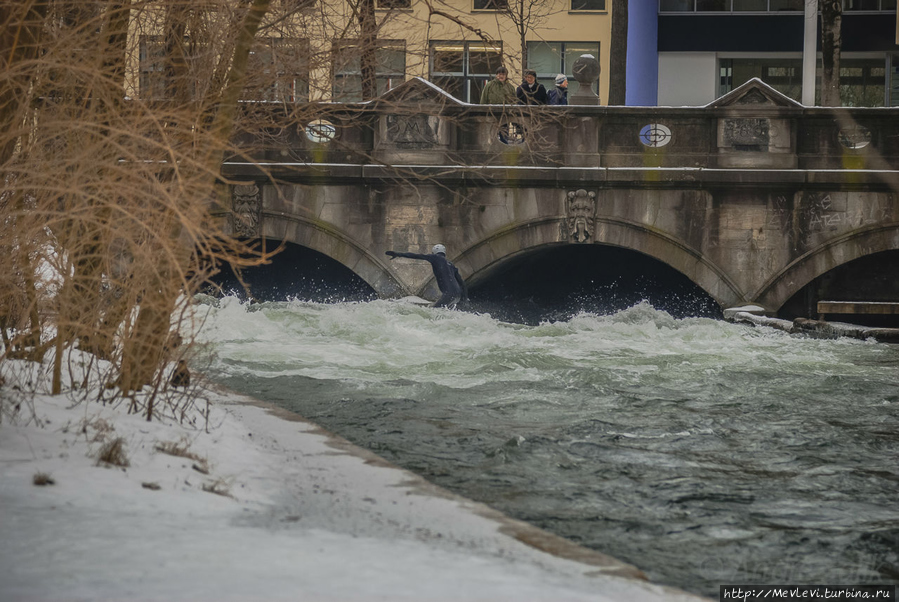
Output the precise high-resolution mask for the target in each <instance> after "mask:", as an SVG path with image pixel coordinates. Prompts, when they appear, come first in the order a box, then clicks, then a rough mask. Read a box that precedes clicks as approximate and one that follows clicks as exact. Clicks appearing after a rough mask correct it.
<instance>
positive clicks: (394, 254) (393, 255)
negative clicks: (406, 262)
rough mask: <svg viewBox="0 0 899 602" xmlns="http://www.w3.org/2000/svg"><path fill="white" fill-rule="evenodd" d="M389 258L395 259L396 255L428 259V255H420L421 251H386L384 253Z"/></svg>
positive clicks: (429, 257)
mask: <svg viewBox="0 0 899 602" xmlns="http://www.w3.org/2000/svg"><path fill="white" fill-rule="evenodd" d="M385 255H387V256H388V257H390V259H396V258H397V257H405V258H406V259H423V260H425V261H430V259H431V256H430V255H422V254H421V253H399V252H397V251H387V252H386V253H385Z"/></svg>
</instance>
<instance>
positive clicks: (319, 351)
mask: <svg viewBox="0 0 899 602" xmlns="http://www.w3.org/2000/svg"><path fill="white" fill-rule="evenodd" d="M210 311H211V314H210V318H209V320H208V322H207V324H206V326H205V328H204V331H203V338H204V339H205V340H207V341H209V342H210V343H211V344H212V345H211V348H212V349H213V350H214V351H215V353H216V355H215V359H213V360H212V361H213V364H212V367H211V373H212V374H213V375H214V376H215V378H217V379H218V380H219V381H220V382H222V383H224V384H225V385H227V386H229V387H231V388H233V389H235V390H238V391H241V392H244V393H248V394H251V395H254V396H256V397H258V398H261V399H264V400H267V401H270V402H274V403H276V404H278V405H280V406H283V407H285V408H288V409H291V410H294V411H296V412H298V413H300V414H302V415H304V416H306V417H307V418H309V419H311V420H314V421H315V422H317V423H319V424H321V425H323V426H325V427H326V428H328V429H330V430H332V431H334V432H336V433H339V434H341V435H343V436H344V437H346V438H348V439H350V440H352V441H354V442H355V443H357V444H359V445H361V446H364V447H367V448H369V449H372V450H374V451H375V452H376V453H378V454H379V455H381V456H382V457H384V458H386V459H388V460H391V461H393V462H394V463H396V464H398V465H401V466H403V467H406V468H409V469H411V470H413V471H415V472H418V473H420V474H422V475H423V476H425V477H426V478H428V479H429V480H431V481H433V482H435V483H437V484H439V485H442V486H444V487H447V488H448V489H451V490H453V491H456V492H458V493H460V494H462V495H464V496H467V497H469V498H472V499H475V500H479V501H482V502H485V503H487V504H489V505H491V506H493V507H495V508H497V509H499V510H502V511H504V512H506V513H507V514H509V515H511V516H514V517H516V518H520V519H523V520H526V521H528V522H531V523H533V524H536V525H538V526H540V527H543V528H545V529H547V530H549V531H552V532H555V533H557V534H559V535H562V536H564V537H566V538H568V539H571V540H573V541H576V542H578V543H581V544H583V545H585V546H588V547H590V548H594V549H597V550H600V551H602V552H605V553H608V554H610V555H613V556H615V557H617V558H620V559H622V560H625V561H627V562H630V563H632V564H635V565H637V566H638V567H640V568H641V569H643V570H644V571H645V572H646V573H647V575H648V576H649V577H650V579H652V580H653V581H656V582H660V583H665V584H670V585H675V586H679V587H682V588H684V589H687V590H689V591H693V592H696V593H701V594H706V595H717V592H718V584H721V583H784V584H787V583H831V584H857V583H895V582H896V581H897V580H899V505H897V503H896V493H897V491H899V466H897V457H899V454H897V448H899V384H897V375H899V347H896V346H889V345H883V344H876V343H873V342H863V341H858V340H852V339H840V340H816V339H811V338H801V337H797V336H791V335H788V334H785V333H782V332H779V331H773V330H768V329H753V328H749V327H745V326H741V325H735V324H730V323H726V322H722V321H718V320H712V319H706V318H687V319H674V318H672V317H671V316H670V315H669V314H667V313H665V312H662V311H658V310H656V309H654V308H653V307H652V306H650V305H648V304H645V303H641V304H638V305H636V306H634V307H632V308H630V309H627V310H625V311H621V312H618V313H616V314H613V315H608V316H598V315H593V314H579V315H576V316H574V317H573V318H571V319H569V320H567V321H563V322H553V323H543V324H539V325H535V326H525V325H521V324H511V323H506V322H501V321H498V320H496V319H494V318H492V317H490V316H489V315H477V314H473V313H464V312H453V311H448V310H439V309H431V308H428V307H419V306H415V305H412V304H407V303H401V302H389V301H373V302H368V303H342V304H341V303H338V304H315V303H303V302H293V303H262V304H256V305H241V304H240V303H238V302H237V301H236V300H235V299H231V298H229V299H224V300H222V301H221V302H220V303H218V304H217V306H216V307H212V306H210Z"/></svg>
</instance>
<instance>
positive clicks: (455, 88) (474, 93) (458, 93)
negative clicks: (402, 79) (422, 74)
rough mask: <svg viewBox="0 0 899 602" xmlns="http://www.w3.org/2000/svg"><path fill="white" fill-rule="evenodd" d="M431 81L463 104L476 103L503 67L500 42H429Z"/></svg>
mask: <svg viewBox="0 0 899 602" xmlns="http://www.w3.org/2000/svg"><path fill="white" fill-rule="evenodd" d="M430 51H431V52H430V55H431V56H430V62H431V65H430V71H431V81H432V82H433V83H434V84H436V85H437V86H440V87H441V88H443V89H444V90H446V92H447V93H449V94H452V95H453V96H455V97H456V98H458V99H459V100H462V101H464V102H472V103H476V102H478V101H479V100H480V98H481V90H483V89H484V86H485V85H486V84H487V82H489V81H490V80H491V79H492V78H493V76H494V75H495V74H496V70H497V68H499V66H500V65H502V64H503V47H502V43H501V42H494V43H489V44H488V43H485V42H431V48H430Z"/></svg>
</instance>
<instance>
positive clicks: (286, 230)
mask: <svg viewBox="0 0 899 602" xmlns="http://www.w3.org/2000/svg"><path fill="white" fill-rule="evenodd" d="M263 218H264V219H262V220H261V223H262V225H261V228H260V232H259V235H260V236H262V237H264V238H268V239H271V240H278V241H281V240H284V241H287V242H292V243H294V244H297V245H301V246H304V247H308V248H310V249H312V250H314V251H318V252H319V253H322V254H323V255H326V256H328V257H330V258H331V259H334V260H335V261H337V262H339V263H341V264H343V265H344V266H345V267H347V268H348V269H349V270H350V271H352V272H353V273H354V274H356V275H357V276H359V277H360V278H361V279H362V280H364V281H365V283H366V284H368V285H369V286H370V287H372V289H374V291H375V293H377V295H378V296H379V297H381V298H385V297H397V296H401V295H404V294H407V293H406V291H405V290H404V288H403V286H402V284H400V283H399V282H398V281H397V279H396V278H395V277H394V276H393V274H391V272H390V270H388V269H387V267H386V266H385V265H384V264H383V263H382V262H381V261H380V258H378V257H376V256H375V255H374V254H372V253H371V252H370V251H369V249H368V247H367V246H366V245H363V244H362V243H360V242H359V241H356V240H354V239H353V238H351V237H350V236H347V235H346V234H344V233H343V232H341V231H339V230H337V229H336V228H333V227H331V226H330V225H328V224H325V223H322V222H313V221H312V220H307V219H304V218H303V217H300V216H297V215H285V214H281V213H278V214H273V213H269V212H263Z"/></svg>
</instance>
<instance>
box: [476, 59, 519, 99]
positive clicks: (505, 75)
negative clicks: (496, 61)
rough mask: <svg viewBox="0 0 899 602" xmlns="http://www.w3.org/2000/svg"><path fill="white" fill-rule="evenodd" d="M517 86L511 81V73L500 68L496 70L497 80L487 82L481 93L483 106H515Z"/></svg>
mask: <svg viewBox="0 0 899 602" xmlns="http://www.w3.org/2000/svg"><path fill="white" fill-rule="evenodd" d="M516 100H517V99H516V97H515V86H513V85H512V82H510V81H509V72H508V70H506V68H505V67H503V66H500V68H499V69H497V70H496V79H493V80H491V81H489V82H487V85H486V86H484V89H483V90H482V91H481V104H482V105H506V104H513V105H514V104H515V103H516Z"/></svg>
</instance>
